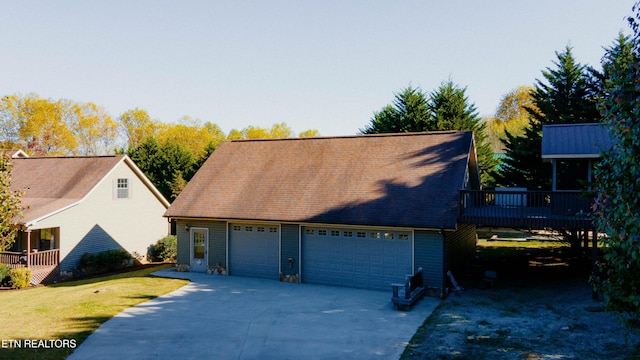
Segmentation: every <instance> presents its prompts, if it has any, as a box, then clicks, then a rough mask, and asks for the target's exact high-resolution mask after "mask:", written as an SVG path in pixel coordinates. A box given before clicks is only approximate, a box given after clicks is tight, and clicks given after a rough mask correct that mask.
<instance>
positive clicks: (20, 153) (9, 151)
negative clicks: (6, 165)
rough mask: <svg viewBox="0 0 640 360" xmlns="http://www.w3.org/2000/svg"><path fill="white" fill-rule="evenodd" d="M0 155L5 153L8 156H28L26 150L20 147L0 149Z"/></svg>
mask: <svg viewBox="0 0 640 360" xmlns="http://www.w3.org/2000/svg"><path fill="white" fill-rule="evenodd" d="M0 155H6V156H8V157H10V158H14V159H15V158H25V157H29V155H27V153H26V152H24V151H22V150H20V149H0Z"/></svg>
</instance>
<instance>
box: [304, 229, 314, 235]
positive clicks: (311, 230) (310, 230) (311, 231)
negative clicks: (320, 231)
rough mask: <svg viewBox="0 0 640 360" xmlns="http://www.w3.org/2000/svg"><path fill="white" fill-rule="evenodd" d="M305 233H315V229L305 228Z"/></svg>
mask: <svg viewBox="0 0 640 360" xmlns="http://www.w3.org/2000/svg"><path fill="white" fill-rule="evenodd" d="M305 233H306V234H307V235H313V234H314V233H315V231H313V229H307V230H305Z"/></svg>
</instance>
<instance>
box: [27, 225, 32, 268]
mask: <svg viewBox="0 0 640 360" xmlns="http://www.w3.org/2000/svg"><path fill="white" fill-rule="evenodd" d="M30 255H31V230H27V268H28V267H30V266H31V264H30V261H31V256H30Z"/></svg>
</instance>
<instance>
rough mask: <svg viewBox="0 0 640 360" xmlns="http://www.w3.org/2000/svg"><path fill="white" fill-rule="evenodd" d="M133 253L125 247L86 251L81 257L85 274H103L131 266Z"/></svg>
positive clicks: (81, 267) (81, 265)
mask: <svg viewBox="0 0 640 360" xmlns="http://www.w3.org/2000/svg"><path fill="white" fill-rule="evenodd" d="M130 260H131V254H129V253H128V252H127V251H125V250H123V249H116V250H107V251H102V252H99V253H95V254H92V253H84V254H82V257H80V269H81V270H82V273H83V275H94V274H101V273H105V272H109V271H114V270H119V269H123V268H125V267H127V266H129V261H130Z"/></svg>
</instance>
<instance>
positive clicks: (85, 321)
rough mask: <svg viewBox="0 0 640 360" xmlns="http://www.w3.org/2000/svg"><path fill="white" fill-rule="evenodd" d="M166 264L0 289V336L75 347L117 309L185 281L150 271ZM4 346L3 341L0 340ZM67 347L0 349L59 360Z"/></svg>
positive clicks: (7, 355)
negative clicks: (66, 342)
mask: <svg viewBox="0 0 640 360" xmlns="http://www.w3.org/2000/svg"><path fill="white" fill-rule="evenodd" d="M168 266H169V265H164V266H159V267H152V268H146V269H143V270H138V271H132V272H128V273H122V274H117V275H111V276H107V277H101V278H94V279H87V280H80V281H73V282H65V283H60V284H56V285H51V286H46V287H38V288H32V289H26V290H18V291H2V292H0V304H1V306H0V319H2V321H0V340H5V341H6V340H25V339H33V340H56V339H69V340H72V339H73V340H75V343H76V344H77V345H80V343H82V342H83V341H84V340H85V339H86V338H87V337H88V336H89V335H90V334H91V333H92V332H93V331H95V330H96V329H97V328H98V327H99V326H100V325H101V324H102V323H104V322H105V321H107V320H109V319H110V318H112V317H113V316H115V315H116V314H118V313H120V312H121V311H123V310H125V309H127V308H129V307H132V306H135V305H137V304H140V303H142V302H145V301H147V300H150V299H153V298H156V297H158V296H161V295H164V294H167V293H169V292H171V291H173V290H176V289H178V288H180V287H182V286H184V285H186V284H187V283H188V281H187V280H180V279H166V278H159V277H155V276H152V275H150V274H151V273H152V272H154V271H158V270H160V269H163V268H166V267H168ZM4 345H5V347H6V345H7V343H6V342H5V343H4ZM72 351H73V349H69V348H63V349H25V348H22V349H7V348H0V358H2V359H64V358H65V357H66V356H68V355H69V354H70V353H71V352H72Z"/></svg>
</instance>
